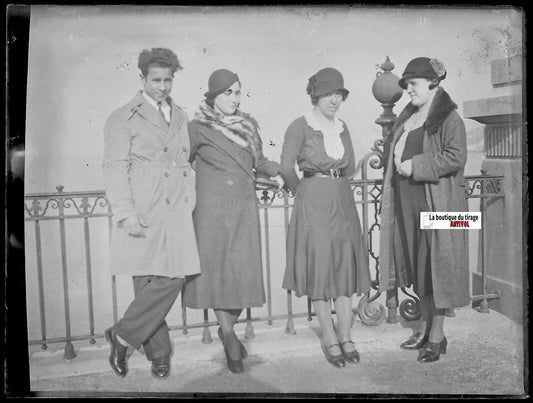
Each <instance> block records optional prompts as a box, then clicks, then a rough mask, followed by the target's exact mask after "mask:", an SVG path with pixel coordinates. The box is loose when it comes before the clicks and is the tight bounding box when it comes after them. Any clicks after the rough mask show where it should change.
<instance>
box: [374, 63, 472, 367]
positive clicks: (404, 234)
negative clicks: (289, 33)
mask: <svg viewBox="0 0 533 403" xmlns="http://www.w3.org/2000/svg"><path fill="white" fill-rule="evenodd" d="M445 77H446V70H445V69H444V66H443V64H442V63H441V62H440V61H439V60H437V59H430V58H427V57H419V58H416V59H413V60H411V61H410V62H409V64H408V65H407V67H406V68H405V71H404V73H403V75H402V78H401V79H400V81H399V84H400V86H401V87H402V88H404V89H405V90H406V91H407V93H408V94H409V96H410V97H411V103H409V104H408V105H407V106H406V107H405V109H404V110H403V112H402V113H401V114H400V116H399V117H398V119H397V121H396V123H395V125H394V127H393V128H392V136H393V137H392V143H391V148H390V154H389V158H388V161H387V167H386V171H385V178H384V183H383V199H382V217H381V228H380V245H381V247H380V249H381V250H380V258H379V262H380V268H381V269H380V289H381V290H382V291H385V290H387V289H390V288H393V287H409V286H411V285H413V288H414V291H415V292H416V293H417V295H418V296H419V298H420V302H421V309H422V318H423V321H422V328H421V329H419V330H417V331H416V332H415V333H414V334H413V335H412V336H411V337H410V338H409V339H408V340H406V341H405V342H404V343H402V344H401V345H400V347H401V348H403V349H408V350H414V349H420V354H419V357H418V361H420V362H432V361H436V360H438V359H439V358H440V354H445V353H446V346H447V339H446V337H445V336H444V317H445V311H446V309H450V308H455V307H461V306H465V305H467V304H468V303H469V296H470V294H469V286H468V284H469V282H468V243H467V242H468V238H467V233H466V231H465V230H460V229H436V230H432V229H420V212H430V211H431V212H439V213H445V212H464V211H467V204H466V199H465V189H464V186H465V185H464V177H463V171H464V166H465V164H466V154H467V151H466V132H465V126H464V122H463V120H462V119H461V118H460V117H459V115H458V113H457V112H456V111H455V109H457V105H456V104H455V103H454V102H453V101H452V100H451V99H450V97H449V95H448V94H447V93H446V92H445V91H444V90H443V89H442V88H441V87H440V86H439V83H440V81H441V80H443V79H444V78H445Z"/></svg>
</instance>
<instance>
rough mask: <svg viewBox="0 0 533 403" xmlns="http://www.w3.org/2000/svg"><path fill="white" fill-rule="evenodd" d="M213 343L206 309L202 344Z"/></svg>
mask: <svg viewBox="0 0 533 403" xmlns="http://www.w3.org/2000/svg"><path fill="white" fill-rule="evenodd" d="M212 342H213V339H212V338H211V332H210V331H209V317H208V313H207V309H204V330H203V332H202V343H204V344H210V343H212Z"/></svg>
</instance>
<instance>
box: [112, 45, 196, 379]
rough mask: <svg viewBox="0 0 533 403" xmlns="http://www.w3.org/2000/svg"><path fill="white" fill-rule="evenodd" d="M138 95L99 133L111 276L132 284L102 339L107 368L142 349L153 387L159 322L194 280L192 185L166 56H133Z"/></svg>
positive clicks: (165, 365)
mask: <svg viewBox="0 0 533 403" xmlns="http://www.w3.org/2000/svg"><path fill="white" fill-rule="evenodd" d="M138 66H139V68H140V70H141V83H142V86H143V90H142V91H139V92H138V93H137V94H136V95H135V97H134V98H133V99H132V100H131V101H130V102H129V103H127V104H126V105H124V106H122V107H121V108H119V109H117V110H115V111H114V112H113V113H112V114H111V115H110V117H109V118H108V119H107V122H106V124H105V128H104V183H105V188H106V195H107V197H108V199H109V201H110V203H111V206H112V209H113V220H114V224H115V225H114V227H113V231H112V236H111V265H110V271H111V274H113V275H118V274H125V275H132V276H133V285H134V293H135V298H134V300H133V301H132V302H131V304H130V305H129V306H128V308H127V309H126V311H125V313H124V315H123V317H122V318H121V319H120V320H119V321H118V322H117V323H115V324H114V326H112V327H111V328H109V329H107V330H106V332H105V335H106V339H107V340H108V341H109V342H110V345H111V354H110V356H109V362H110V364H111V367H112V368H113V370H114V371H115V372H116V373H117V374H118V375H119V376H122V377H123V376H126V374H127V372H128V367H127V362H126V352H127V346H128V345H131V346H133V347H134V348H135V349H140V348H141V346H143V347H144V352H145V354H146V358H147V359H148V360H150V361H152V375H153V376H154V377H156V378H158V379H164V378H166V377H168V375H169V373H170V355H171V343H170V337H169V331H168V327H167V324H166V322H165V317H166V315H167V314H168V312H169V311H170V309H171V307H172V305H173V303H174V301H175V300H176V298H177V296H178V295H179V292H180V290H181V289H182V287H183V283H184V279H185V276H188V275H192V274H198V273H200V261H199V257H198V249H197V245H196V237H195V233H194V227H193V221H192V212H193V210H194V206H195V203H196V193H195V183H194V181H195V177H194V171H193V170H192V169H191V165H190V163H189V162H188V161H189V152H190V151H189V148H190V142H189V134H188V129H187V123H188V119H187V115H186V114H185V113H184V112H183V110H182V109H180V108H179V107H178V106H177V105H176V104H175V103H174V102H173V101H172V99H171V98H170V96H169V94H170V91H171V89H172V81H173V78H174V73H175V72H176V71H177V70H179V69H181V66H180V64H179V61H178V58H177V56H176V54H174V52H172V51H171V50H170V49H164V48H153V49H151V50H143V51H142V52H141V54H140V55H139V63H138Z"/></svg>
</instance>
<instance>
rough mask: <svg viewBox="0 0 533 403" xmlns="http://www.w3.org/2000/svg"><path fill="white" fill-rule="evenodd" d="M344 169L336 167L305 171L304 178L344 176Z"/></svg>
mask: <svg viewBox="0 0 533 403" xmlns="http://www.w3.org/2000/svg"><path fill="white" fill-rule="evenodd" d="M343 176H344V169H342V168H335V169H330V170H329V171H304V178H317V177H318V178H342V177H343Z"/></svg>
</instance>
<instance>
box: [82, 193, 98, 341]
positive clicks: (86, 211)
mask: <svg viewBox="0 0 533 403" xmlns="http://www.w3.org/2000/svg"><path fill="white" fill-rule="evenodd" d="M81 208H82V211H83V215H84V217H83V236H84V241H85V269H86V272H87V273H86V275H87V304H88V306H89V332H90V335H91V340H90V343H91V344H95V343H96V340H95V339H94V304H93V280H92V273H91V271H92V267H91V241H90V240H91V238H90V233H89V219H88V217H89V199H88V198H87V197H83V198H82V202H81Z"/></svg>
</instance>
